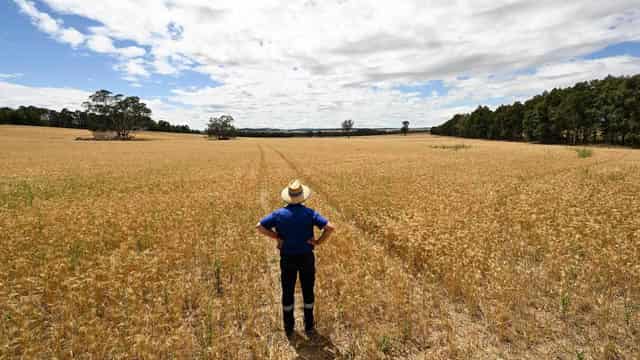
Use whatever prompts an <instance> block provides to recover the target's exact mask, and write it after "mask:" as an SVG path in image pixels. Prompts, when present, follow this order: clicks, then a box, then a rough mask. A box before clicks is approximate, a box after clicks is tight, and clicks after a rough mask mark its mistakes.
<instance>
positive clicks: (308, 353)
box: [289, 332, 343, 360]
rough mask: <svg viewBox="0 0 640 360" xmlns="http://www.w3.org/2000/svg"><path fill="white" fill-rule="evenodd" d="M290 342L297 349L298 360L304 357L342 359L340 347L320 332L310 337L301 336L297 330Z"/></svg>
mask: <svg viewBox="0 0 640 360" xmlns="http://www.w3.org/2000/svg"><path fill="white" fill-rule="evenodd" d="M289 344H291V346H292V347H293V348H294V349H295V350H296V353H297V355H298V356H297V357H296V359H298V360H303V359H305V360H306V359H313V360H316V359H342V358H343V356H342V354H340V351H339V350H338V348H337V347H336V346H335V345H334V344H333V343H332V342H331V340H330V339H329V338H328V337H326V336H324V335H321V334H319V333H316V334H315V335H313V336H311V337H310V338H309V339H307V338H305V337H302V336H300V334H298V333H297V332H296V333H294V334H293V335H292V336H291V338H290V339H289Z"/></svg>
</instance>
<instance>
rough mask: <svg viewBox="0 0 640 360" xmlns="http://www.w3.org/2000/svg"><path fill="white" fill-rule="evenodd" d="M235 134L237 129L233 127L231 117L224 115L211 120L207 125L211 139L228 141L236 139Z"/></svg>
mask: <svg viewBox="0 0 640 360" xmlns="http://www.w3.org/2000/svg"><path fill="white" fill-rule="evenodd" d="M235 134H236V128H235V127H234V126H233V117H232V116H231V115H222V116H220V117H212V118H210V119H209V123H208V124H207V135H209V137H216V138H217V139H218V140H226V139H230V138H232V137H234V136H235Z"/></svg>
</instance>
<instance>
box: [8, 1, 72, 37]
mask: <svg viewBox="0 0 640 360" xmlns="http://www.w3.org/2000/svg"><path fill="white" fill-rule="evenodd" d="M15 2H16V4H17V5H18V7H19V8H20V11H22V12H23V13H25V14H27V15H28V16H29V17H30V18H31V21H32V22H33V24H34V25H35V26H37V27H38V28H39V29H40V30H42V31H43V32H45V33H47V34H49V35H51V36H52V37H53V38H54V39H56V40H58V41H60V42H63V43H67V44H69V45H71V46H73V47H77V46H78V45H80V44H82V43H83V42H84V35H82V34H81V33H80V32H79V31H78V30H76V29H74V28H72V27H64V24H63V23H62V22H61V21H59V20H56V19H54V18H52V17H51V16H49V14H47V13H44V12H41V11H39V10H38V9H37V8H36V6H35V5H34V3H33V2H31V1H27V0H15Z"/></svg>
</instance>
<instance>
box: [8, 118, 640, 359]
mask: <svg viewBox="0 0 640 360" xmlns="http://www.w3.org/2000/svg"><path fill="white" fill-rule="evenodd" d="M77 136H86V131H83V130H66V129H51V128H35V127H34V128H30V127H14V126H0V358H2V359H4V358H7V359H8V358H47V359H48V358H95V359H105V358H107V359H112V358H113V359H120V358H139V359H153V358H167V359H169V358H177V359H186V358H189V359H191V358H220V359H235V358H238V359H295V358H298V359H333V358H341V359H377V358H410V359H637V358H640V334H639V332H640V260H639V259H640V215H639V214H640V195H639V194H640V151H634V150H628V149H615V148H591V152H590V153H589V154H588V156H578V154H577V152H576V149H574V148H568V147H565V146H544V145H532V144H522V143H506V142H489V141H473V140H461V139H455V138H445V137H434V136H429V135H415V136H406V137H403V136H388V137H367V138H351V139H347V138H311V139H246V138H240V139H236V140H233V141H207V140H206V139H204V138H203V137H201V136H197V135H170V134H162V133H145V134H139V135H138V138H139V139H141V140H146V141H130V142H109V141H104V142H91V141H74V138H75V137H77ZM292 178H300V179H301V180H302V181H303V182H306V183H307V184H309V185H310V186H311V188H312V189H313V190H314V194H313V196H312V198H311V199H310V201H309V202H308V205H309V206H310V207H313V208H315V209H317V210H318V211H319V212H321V213H322V214H323V215H325V216H326V217H327V218H329V219H330V221H331V222H333V223H334V224H335V225H336V227H337V231H336V233H335V234H334V236H333V237H332V238H331V239H330V240H329V242H327V243H326V244H323V245H322V246H321V247H319V248H318V249H317V251H316V256H317V268H318V275H317V276H318V278H317V282H316V313H317V314H316V317H317V326H318V332H319V334H320V336H319V337H318V339H315V340H313V341H311V340H307V339H306V338H305V337H304V336H303V335H301V334H300V335H298V336H297V337H296V338H294V339H293V340H292V341H291V342H290V341H287V339H286V337H285V336H284V333H283V331H282V328H281V308H280V285H279V269H278V253H277V251H276V249H275V244H273V243H272V242H270V241H269V240H268V239H265V238H263V237H260V236H258V235H257V234H256V232H255V229H254V227H255V224H256V222H257V220H258V219H259V218H260V217H261V216H262V215H264V214H266V213H267V212H269V211H271V210H272V209H275V208H277V207H278V206H281V205H282V204H281V201H280V200H279V191H280V189H281V188H282V187H283V186H285V185H286V183H287V182H288V181H289V180H290V179H292ZM298 295H299V294H298ZM301 303H302V302H301V301H299V300H297V301H296V304H297V305H296V306H297V307H298V306H300V304H301ZM296 315H297V317H298V318H300V315H301V311H300V310H298V309H297V310H296ZM298 321H299V320H298ZM297 328H298V329H301V324H298V326H297Z"/></svg>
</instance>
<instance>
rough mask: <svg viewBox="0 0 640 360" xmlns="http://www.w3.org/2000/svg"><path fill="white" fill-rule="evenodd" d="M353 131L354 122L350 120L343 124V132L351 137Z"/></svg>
mask: <svg viewBox="0 0 640 360" xmlns="http://www.w3.org/2000/svg"><path fill="white" fill-rule="evenodd" d="M352 129H353V120H351V119H348V120H345V121H343V122H342V131H344V132H345V133H347V135H349V134H350V133H351V130H352Z"/></svg>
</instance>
